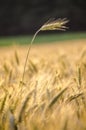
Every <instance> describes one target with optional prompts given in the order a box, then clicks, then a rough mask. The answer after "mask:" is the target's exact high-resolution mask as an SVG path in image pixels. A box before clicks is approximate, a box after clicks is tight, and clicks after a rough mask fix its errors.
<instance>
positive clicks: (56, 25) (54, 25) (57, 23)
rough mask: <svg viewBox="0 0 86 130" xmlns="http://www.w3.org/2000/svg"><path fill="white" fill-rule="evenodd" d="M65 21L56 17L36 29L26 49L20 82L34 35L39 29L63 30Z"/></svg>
mask: <svg viewBox="0 0 86 130" xmlns="http://www.w3.org/2000/svg"><path fill="white" fill-rule="evenodd" d="M66 23H68V20H67V19H57V20H54V21H51V22H50V21H48V22H47V23H45V24H44V25H43V26H41V27H40V29H38V30H37V31H36V33H35V34H34V36H33V38H32V40H31V43H30V46H29V48H28V51H27V55H26V59H25V64H24V70H23V75H22V80H21V83H23V82H24V76H25V70H26V65H27V61H28V57H29V53H30V50H31V46H32V43H33V41H34V39H35V37H36V36H37V34H38V33H39V32H40V31H46V30H65V29H66V28H67V27H66V26H65V24H66Z"/></svg>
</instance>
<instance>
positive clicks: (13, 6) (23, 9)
mask: <svg viewBox="0 0 86 130" xmlns="http://www.w3.org/2000/svg"><path fill="white" fill-rule="evenodd" d="M64 17H66V18H68V19H69V20H70V22H69V24H68V26H69V31H86V0H15V1H13V0H0V36H3V35H21V34H31V33H33V32H35V31H36V30H37V29H38V28H39V27H40V26H41V25H42V24H43V23H44V22H46V21H47V20H48V19H49V18H55V19H56V18H64Z"/></svg>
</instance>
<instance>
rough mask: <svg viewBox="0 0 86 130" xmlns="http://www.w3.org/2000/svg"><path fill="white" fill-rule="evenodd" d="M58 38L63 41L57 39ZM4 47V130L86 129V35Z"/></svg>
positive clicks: (0, 126) (0, 122) (0, 53)
mask: <svg viewBox="0 0 86 130" xmlns="http://www.w3.org/2000/svg"><path fill="white" fill-rule="evenodd" d="M57 43H58V44H57ZM28 47H29V45H23V46H21V45H12V46H4V47H3V46H1V47H0V130H86V39H85V38H84V39H78V40H67V41H66V40H65V41H58V42H57V41H54V42H53V43H52V44H47V43H46V44H37V45H36V44H33V45H32V48H31V50H30V55H29V57H28V63H27V66H26V70H25V77H24V81H23V82H22V81H21V79H22V74H23V69H24V63H25V58H26V54H27V49H28Z"/></svg>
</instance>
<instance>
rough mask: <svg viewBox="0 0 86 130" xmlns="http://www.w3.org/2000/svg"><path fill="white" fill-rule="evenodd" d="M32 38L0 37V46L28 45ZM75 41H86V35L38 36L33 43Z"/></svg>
mask: <svg viewBox="0 0 86 130" xmlns="http://www.w3.org/2000/svg"><path fill="white" fill-rule="evenodd" d="M31 39H32V36H9V37H0V46H7V45H15V44H21V45H24V44H29V43H30V42H31ZM75 39H86V33H62V34H47V35H40V34H38V35H37V37H36V38H35V40H34V43H50V42H55V41H57V42H58V41H66V40H75Z"/></svg>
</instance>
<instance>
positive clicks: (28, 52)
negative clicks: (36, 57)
mask: <svg viewBox="0 0 86 130" xmlns="http://www.w3.org/2000/svg"><path fill="white" fill-rule="evenodd" d="M39 31H40V29H38V30H37V31H36V33H35V34H34V36H33V38H32V40H31V43H30V46H29V48H28V51H27V55H26V59H25V64H24V70H23V75H22V80H21V82H22V83H23V82H24V77H25V70H26V65H27V61H28V57H29V54H30V50H31V47H32V43H33V42H34V39H35V37H36V36H37V34H38V33H39Z"/></svg>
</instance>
